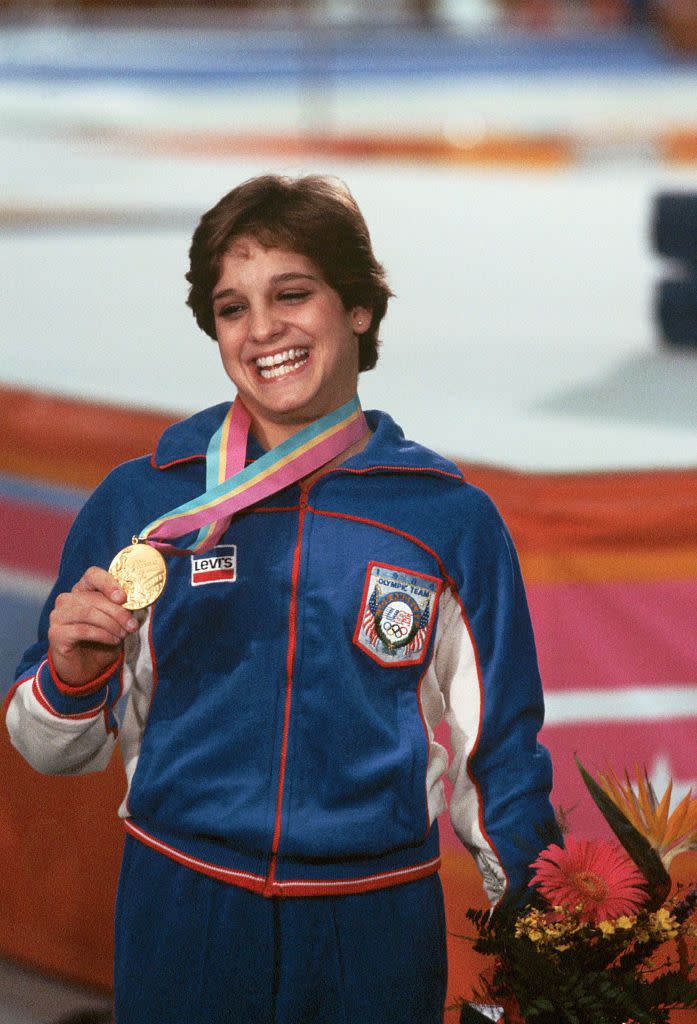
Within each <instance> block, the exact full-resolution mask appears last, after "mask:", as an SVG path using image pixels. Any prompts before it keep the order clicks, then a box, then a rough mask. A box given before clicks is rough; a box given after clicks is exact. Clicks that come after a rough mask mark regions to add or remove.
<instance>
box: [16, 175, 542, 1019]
mask: <svg viewBox="0 0 697 1024" xmlns="http://www.w3.org/2000/svg"><path fill="white" fill-rule="evenodd" d="M190 256H191V266H190V271H189V273H188V275H187V279H188V281H189V283H190V285H191V288H190V292H189V299H188V301H189V305H190V306H191V308H192V310H193V312H194V314H195V316H196V319H197V321H198V323H199V325H200V326H201V327H202V328H203V330H204V331H206V333H208V334H209V335H210V337H211V338H213V339H214V341H215V342H216V344H217V345H218V348H219V351H220V357H221V360H222V363H223V366H224V368H225V370H226V372H227V374H228V376H229V378H230V380H231V381H232V383H233V384H234V385H235V388H236V390H237V396H236V398H235V399H234V401H232V402H225V403H222V404H221V405H219V406H215V407H214V408H212V409H206V410H203V411H202V412H200V413H197V414H196V415H195V416H192V417H191V418H189V419H188V420H185V421H184V422H182V423H176V424H174V425H172V426H171V427H169V428H168V429H167V430H165V432H164V434H163V435H162V437H161V438H160V441H159V444H158V446H157V448H156V451H155V452H154V453H153V455H152V457H151V458H141V459H136V460H134V461H131V462H127V463H125V464H124V465H122V466H120V467H119V468H118V469H116V470H115V471H114V472H113V473H112V474H111V475H110V476H109V477H108V478H107V479H106V481H105V482H104V483H103V484H101V485H100V486H99V487H98V488H97V490H96V492H95V493H94V495H93V496H92V497H91V499H90V500H89V501H88V502H87V504H86V505H85V507H84V509H83V510H82V512H81V513H80V515H79V516H78V518H77V520H76V522H75V524H74V526H73V528H72V530H71V533H70V535H69V537H68V540H67V542H66V546H65V549H64V553H63V558H62V562H61V570H60V575H59V578H58V581H57V582H56V584H55V586H54V588H53V591H52V593H51V595H50V596H49V598H48V601H47V603H46V605H45V607H44V610H43V613H42V616H41V620H40V624H39V635H38V640H37V642H36V644H34V645H33V646H32V647H31V648H30V649H29V650H28V651H27V652H26V654H25V655H24V658H23V659H22V662H21V664H20V666H19V669H18V672H17V676H16V680H17V681H16V683H15V685H14V687H13V688H12V690H11V692H10V694H9V696H8V700H7V723H8V728H9V730H10V734H11V736H12V739H13V742H14V743H15V745H16V746H17V748H18V749H19V750H20V751H21V752H22V754H23V755H24V756H25V757H26V759H27V760H28V761H29V762H30V763H31V764H32V765H33V766H34V767H36V768H37V769H38V770H40V771H43V772H53V773H62V774H82V773H85V772H88V771H97V770H101V769H103V768H104V767H105V766H106V764H107V762H108V761H109V758H110V756H111V753H112V751H113V749H114V746H115V744H116V741H117V737H118V739H119V741H120V744H121V749H122V754H123V760H124V764H125V767H126V779H127V786H126V788H127V792H126V798H125V799H124V801H123V804H122V806H121V810H120V814H121V817H122V818H123V820H124V826H125V829H126V832H127V840H126V848H125V852H124V859H123V863H122V869H121V877H120V883H119V896H118V901H117V907H116V960H115V1004H116V1021H117V1024H142V1022H143V1021H146V1020H147V1021H150V1020H153V1021H167V1022H168V1024H223V1022H229V1021H231V1020H234V1021H235V1022H238V1024H259V1022H262V1021H263V1022H265V1021H271V1020H273V1021H275V1022H276V1024H343V1022H345V1021H347V1020H351V1021H352V1022H353V1024H374V1021H376V1020H379V1021H381V1022H382V1024H404V1022H405V1021H410V1022H412V1024H441V1022H442V1017H443V1005H444V999H445V992H446V974H447V967H446V945H445V933H446V929H445V921H444V909H443V898H442V890H441V886H440V880H439V876H438V870H439V867H440V855H439V838H438V824H437V820H436V819H437V818H438V815H439V814H441V812H442V811H443V810H444V809H445V808H446V806H447V800H446V791H445V785H444V777H445V774H446V772H447V771H448V757H447V754H446V751H445V750H444V748H443V747H442V746H441V745H440V744H439V743H438V742H437V741H436V739H435V734H434V731H435V729H436V728H437V726H438V725H439V723H441V722H442V721H443V720H445V722H446V723H447V724H448V726H449V728H450V734H451V748H452V758H451V765H450V771H449V775H450V778H451V780H452V784H453V785H452V796H451V798H450V807H449V809H450V816H451V819H452V822H453V826H454V829H455V831H456V833H457V835H458V837H459V839H460V840H461V841H462V842H463V843H464V845H465V846H466V847H467V848H468V849H469V850H470V852H471V853H472V855H473V856H474V858H475V861H476V863H477V866H478V867H479V869H480V871H481V874H482V877H483V880H484V886H485V889H486V891H487V894H488V896H489V897H490V899H491V901H492V903H498V902H500V901H502V900H504V899H514V898H517V896H518V894H519V893H520V891H521V890H523V889H524V888H525V886H526V883H527V881H528V878H529V874H530V871H529V862H530V861H531V860H532V859H533V858H534V857H535V856H536V854H537V853H538V852H539V850H540V848H541V847H542V846H544V845H545V844H546V842H547V841H548V840H549V839H550V838H553V837H554V836H555V835H556V832H555V828H554V822H553V814H552V810H551V807H550V804H549V800H548V794H549V790H550V786H551V770H550V764H549V758H548V756H547V754H546V752H545V751H544V750H543V749H542V748H540V747H539V746H538V744H537V732H538V729H539V727H540V725H541V722H542V694H541V687H540V680H539V675H538V670H537V662H536V656H535V648H534V641H533V638H532V631H531V626H530V620H529V616H528V611H527V605H526V601H525V595H524V590H523V585H522V580H521V576H520V570H519V567H518V562H517V559H516V556H515V552H514V550H513V546H512V543H511V540H510V537H509V535H508V532H507V530H506V528H505V526H504V525H503V523H502V521H501V519H500V517H499V515H498V512H497V511H496V509H495V508H494V506H493V504H492V503H491V501H490V500H489V499H488V498H487V497H486V496H485V495H484V494H483V493H482V492H481V491H479V490H478V489H477V488H475V487H472V486H470V485H468V484H467V483H466V482H465V480H464V479H463V477H462V473H461V472H460V470H459V469H458V468H457V467H456V466H455V465H454V464H453V463H451V462H449V461H448V460H446V459H444V458H442V457H441V456H439V455H437V454H436V453H435V452H431V451H428V450H427V449H425V448H423V447H422V446H420V445H418V444H415V443H414V442H412V441H408V440H406V439H405V438H404V435H403V434H402V432H401V430H400V428H399V427H398V426H397V425H396V424H395V423H394V422H393V421H392V420H391V419H390V417H389V416H388V415H387V414H386V413H381V412H371V413H367V414H364V413H363V411H362V409H361V407H360V403H359V401H358V396H357V394H356V389H357V382H358V376H359V372H360V371H362V370H367V369H370V368H371V367H372V366H374V365H375V362H376V359H377V347H378V331H379V327H380V323H381V321H382V318H383V316H384V314H385V311H386V308H387V301H388V298H389V296H390V290H389V288H388V286H387V283H386V280H385V276H384V272H383V269H382V267H381V266H380V264H379V263H378V262H377V260H376V258H375V256H374V254H373V251H372V247H371V243H370V236H369V234H368V229H367V227H366V225H365V222H364V220H363V217H362V215H361V213H360V211H359V210H358V207H357V206H356V204H355V202H354V200H353V198H352V197H351V195H350V193H349V191H348V189H347V188H346V187H345V186H344V185H342V184H341V183H339V182H336V181H333V180H331V179H325V178H317V177H307V178H300V179H297V180H295V179H287V178H276V177H269V176H267V177H263V178H257V179H253V180H252V181H249V182H246V183H244V184H243V185H241V186H239V187H238V188H236V189H233V191H232V192H230V193H229V194H228V195H227V196H225V197H224V198H223V199H222V200H221V201H220V202H219V203H218V204H217V205H216V206H215V207H214V208H213V209H212V210H210V211H208V213H206V214H204V216H203V218H202V219H201V222H200V224H199V226H198V228H197V229H196V232H195V233H194V237H193V241H192V246H191V252H190ZM168 510H170V511H168ZM138 529H139V530H140V532H139V533H137V534H136V536H135V537H133V534H134V531H136V530H138ZM194 531H197V532H194ZM132 540H133V543H129V542H131V541H132ZM144 544H148V545H151V546H152V547H153V548H155V549H157V551H159V552H161V553H164V554H165V555H167V556H168V567H167V568H168V571H167V582H166V585H165V587H164V590H163V591H162V593H161V595H160V596H159V597H155V595H154V594H153V600H155V601H156V603H155V604H150V605H149V606H147V607H145V608H143V607H142V606H141V603H140V602H138V603H137V606H136V604H134V603H133V602H131V601H130V600H129V599H128V595H127V593H126V590H127V589H128V588H129V587H130V586H131V585H132V584H133V585H137V584H138V583H139V582H140V583H142V582H144V581H143V580H139V579H138V578H136V579H134V580H131V578H130V577H131V576H132V575H133V574H135V575H136V576H138V571H139V570H138V559H133V558H132V555H133V552H134V551H135V552H136V553H137V552H138V550H139V549H140V548H141V546H142V545H144ZM124 546H125V551H123V552H122V555H123V557H124V558H126V554H127V553H128V559H129V561H128V566H129V567H130V568H129V573H125V574H122V575H121V576H120V577H119V578H120V579H122V584H119V583H117V581H116V579H115V578H114V576H113V575H110V574H109V573H108V572H107V571H106V566H109V565H111V564H113V565H114V566H115V567H118V565H119V564H120V559H119V557H117V558H116V559H115V560H114V561H113V563H112V559H114V553H115V552H117V551H118V550H119V548H124ZM158 557H159V556H158ZM115 571H116V568H115ZM145 582H147V581H145ZM129 608H133V611H129V610H128V609H129ZM153 920H156V921H157V922H158V924H159V928H157V929H153V924H152V922H153ZM376 965H377V969H376Z"/></svg>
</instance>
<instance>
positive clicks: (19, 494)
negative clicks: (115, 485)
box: [0, 473, 88, 512]
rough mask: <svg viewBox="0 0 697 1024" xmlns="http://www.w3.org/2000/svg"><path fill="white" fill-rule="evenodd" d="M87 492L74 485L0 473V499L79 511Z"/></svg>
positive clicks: (67, 510)
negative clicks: (45, 482) (44, 481)
mask: <svg viewBox="0 0 697 1024" xmlns="http://www.w3.org/2000/svg"><path fill="white" fill-rule="evenodd" d="M87 496H88V492H87V491H81V490H79V489H77V488H75V487H67V486H61V485H58V484H44V483H40V482H39V481H37V480H28V479H25V478H24V477H20V476H12V475H10V474H7V473H0V499H3V498H4V499H5V500H10V501H20V502H24V503H25V504H28V505H43V506H47V507H49V508H55V509H60V510H61V511H66V512H79V511H80V509H81V508H82V506H83V505H84V504H85V501H86V499H87Z"/></svg>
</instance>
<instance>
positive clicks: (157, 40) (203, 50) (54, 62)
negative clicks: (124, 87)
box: [0, 26, 697, 86]
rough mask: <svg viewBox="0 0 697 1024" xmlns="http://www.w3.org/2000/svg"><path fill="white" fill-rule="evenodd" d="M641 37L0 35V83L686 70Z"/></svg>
mask: <svg viewBox="0 0 697 1024" xmlns="http://www.w3.org/2000/svg"><path fill="white" fill-rule="evenodd" d="M696 68H697V61H695V60H694V59H686V58H684V57H682V58H678V57H677V56H675V55H673V54H671V53H670V51H668V50H667V49H666V48H665V47H664V46H663V45H662V43H661V42H660V40H658V39H657V38H656V37H654V36H653V35H651V34H650V33H648V32H638V31H633V32H630V31H627V32H621V31H618V32H607V33H605V34H600V33H597V34H596V33H586V34H579V35H573V36H568V37H564V38H551V37H545V36H539V35H527V34H523V33H513V32H508V33H504V32H498V33H496V32H492V33H487V34H484V35H475V36H468V35H461V34H458V33H448V32H444V31H425V30H418V29H403V28H402V29H393V30H385V29H382V30H380V29H371V30H370V31H353V32H344V33H340V32H336V33H332V32H329V31H318V32H314V33H313V32H309V33H302V32H259V31H257V32H246V33H245V32H238V31H218V32H211V31H205V30H204V31H202V30H196V29H193V28H192V29H190V30H181V29H159V30H144V29H138V30H132V31H124V30H123V29H109V28H98V27H95V26H90V27H89V28H85V27H80V26H73V27H68V28H66V27H65V26H54V27H48V28H46V27H42V28H41V29H40V30H38V29H37V30H35V31H34V32H33V33H32V30H31V29H26V28H22V29H12V28H8V27H6V28H5V31H4V38H3V39H2V43H0V76H1V77H4V78H6V79H15V80H17V79H25V80H41V81H84V80H95V81H98V80H111V79H113V80H121V81H124V80H125V81H141V82H153V83H157V84H165V85H168V84H169V85H176V84H182V85H187V86H192V85H196V84H201V85H210V84H216V83H218V84H221V85H222V84H226V83H240V84H244V83H245V82H249V83H251V84H254V85H259V84H260V83H261V82H269V81H293V80H296V81H298V82H299V83H302V82H306V81H308V80H309V81H312V80H324V79H326V78H331V79H337V80H344V79H348V80H351V79H375V78H381V77H383V78H384V77H387V78H395V77H396V78H401V77H404V78H413V77H414V76H420V77H429V76H430V77H434V76H435V77H442V76H461V75H465V76H488V75H521V74H522V75H531V76H536V75H554V76H556V75H566V74H570V73H576V74H597V75H606V74H613V75H615V74H620V75H624V74H628V75H636V74H637V73H640V74H646V73H652V72H655V73H661V74H665V73H666V72H670V71H675V72H677V73H679V74H684V73H685V71H690V70H694V69H696Z"/></svg>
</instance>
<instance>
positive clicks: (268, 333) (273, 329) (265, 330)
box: [249, 306, 283, 343]
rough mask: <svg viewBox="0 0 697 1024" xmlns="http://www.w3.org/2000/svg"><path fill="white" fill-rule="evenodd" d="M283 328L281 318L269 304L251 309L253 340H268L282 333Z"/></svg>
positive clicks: (251, 334) (250, 325)
mask: <svg viewBox="0 0 697 1024" xmlns="http://www.w3.org/2000/svg"><path fill="white" fill-rule="evenodd" d="M282 329H283V324H282V322H281V320H280V319H279V317H278V316H277V315H276V314H275V313H274V311H273V310H272V309H270V308H269V307H268V306H260V307H257V308H256V309H252V310H251V311H250V320H249V333H250V336H251V338H252V341H256V342H259V343H264V342H267V341H269V340H270V339H272V338H274V337H275V336H276V335H277V334H280V332H281V330H282Z"/></svg>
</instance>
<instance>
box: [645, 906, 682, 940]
mask: <svg viewBox="0 0 697 1024" xmlns="http://www.w3.org/2000/svg"><path fill="white" fill-rule="evenodd" d="M649 920H650V922H651V928H652V930H653V931H654V932H655V933H657V934H659V935H663V936H665V938H667V939H675V938H677V936H678V935H679V933H680V926H679V925H678V922H677V921H676V920H675V918H674V917H673V915H672V914H671V912H670V911H669V910H668V908H667V907H661V908H660V910H657V911H656V912H655V913H653V914H651V915H650V918H649Z"/></svg>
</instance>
